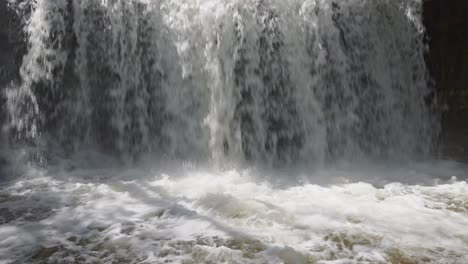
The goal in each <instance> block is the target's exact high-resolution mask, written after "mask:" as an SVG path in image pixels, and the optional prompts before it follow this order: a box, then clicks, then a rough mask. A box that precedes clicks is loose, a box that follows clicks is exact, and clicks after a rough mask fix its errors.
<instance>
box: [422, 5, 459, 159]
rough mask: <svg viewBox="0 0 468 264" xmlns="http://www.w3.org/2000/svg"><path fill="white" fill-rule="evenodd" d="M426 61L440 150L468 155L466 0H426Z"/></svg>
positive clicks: (453, 154)
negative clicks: (438, 109) (438, 115)
mask: <svg viewBox="0 0 468 264" xmlns="http://www.w3.org/2000/svg"><path fill="white" fill-rule="evenodd" d="M424 23H425V26H426V29H427V42H428V44H429V52H428V54H427V55H428V56H427V61H428V64H429V69H430V71H431V76H432V77H433V80H434V82H435V85H436V87H437V91H438V95H439V101H440V103H441V105H445V107H444V113H443V121H442V122H443V124H442V127H443V134H442V136H443V141H444V145H445V151H444V150H443V152H444V154H446V155H449V156H457V157H460V155H461V156H463V158H467V159H468V151H467V147H468V1H466V0H450V1H446V0H426V1H425V2H424Z"/></svg>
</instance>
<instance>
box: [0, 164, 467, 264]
mask: <svg viewBox="0 0 468 264" xmlns="http://www.w3.org/2000/svg"><path fill="white" fill-rule="evenodd" d="M29 173H30V174H32V175H35V176H34V177H31V178H29V179H28V178H26V179H23V180H21V181H17V182H15V183H14V184H12V185H10V186H8V187H5V188H2V189H1V191H0V207H1V209H0V224H1V225H0V237H2V240H1V241H0V259H1V260H2V263H460V264H461V263H466V262H467V261H468V254H467V253H468V250H467V249H468V229H467V228H466V226H467V225H468V195H467V194H468V184H467V182H465V181H457V180H456V179H455V178H453V179H451V180H449V181H446V182H440V183H439V184H436V185H432V186H421V185H406V184H402V183H390V184H385V185H382V186H381V187H375V185H371V184H368V183H363V182H356V183H341V184H331V185H323V186H320V185H315V184H309V183H305V184H303V185H296V186H292V187H283V188H281V187H275V186H273V185H271V184H269V183H268V182H266V181H263V180H259V179H258V178H257V176H254V174H253V172H251V171H248V170H245V171H236V170H232V171H226V172H219V173H216V172H213V171H211V172H210V171H204V170H195V171H194V170H187V171H184V170H179V172H174V174H173V175H165V174H155V172H153V173H147V174H142V173H143V172H142V171H138V170H129V171H123V170H116V171H115V172H112V173H115V174H114V175H113V176H112V177H111V178H110V179H109V174H112V173H110V172H109V171H101V172H100V171H86V172H85V173H84V174H85V175H87V177H92V178H93V179H94V180H86V179H83V178H80V177H78V176H77V175H73V176H72V175H67V176H64V175H65V174H63V173H62V174H59V175H61V176H59V175H47V174H43V175H42V176H40V175H39V176H38V174H41V171H37V170H34V171H30V172H29ZM42 173H44V172H42ZM80 173H81V174H83V172H77V174H80ZM117 174H118V175H117ZM332 174H333V173H332ZM136 175H138V177H135V176H136ZM334 175H335V176H337V177H346V175H347V173H346V172H342V173H341V174H339V173H336V172H334ZM283 177H287V175H283ZM119 178H120V179H119ZM96 179H99V180H96ZM130 179H132V180H130Z"/></svg>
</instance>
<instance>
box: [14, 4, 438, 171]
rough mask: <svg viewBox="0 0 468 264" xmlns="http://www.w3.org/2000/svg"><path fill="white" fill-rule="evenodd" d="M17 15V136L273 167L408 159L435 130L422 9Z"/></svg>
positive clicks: (112, 8)
mask: <svg viewBox="0 0 468 264" xmlns="http://www.w3.org/2000/svg"><path fill="white" fill-rule="evenodd" d="M11 1H13V0H11ZM15 4H16V7H17V8H20V7H23V8H25V7H24V4H25V3H24V2H20V3H18V2H14V1H13V2H11V5H12V6H13V7H15ZM27 7H28V8H31V14H30V15H29V17H28V18H26V26H25V30H26V32H27V35H28V51H27V54H26V55H25V57H24V60H23V65H22V67H21V77H22V80H21V84H19V85H18V86H16V87H12V88H10V89H8V90H7V110H8V113H9V117H10V118H9V120H10V122H9V124H8V126H9V127H10V129H11V130H13V131H14V132H13V134H14V135H16V136H19V137H21V138H27V139H28V140H37V139H38V138H42V140H44V139H45V140H46V141H53V142H54V145H61V146H62V147H65V148H67V149H71V150H76V148H80V147H83V146H85V147H90V146H94V147H96V148H97V149H98V150H101V151H104V152H107V153H113V154H117V155H123V157H125V158H138V157H141V155H146V154H148V153H150V154H156V155H162V156H168V157H174V158H183V159H196V158H197V159H199V157H206V159H214V160H218V161H226V160H238V161H253V162H256V163H259V162H260V163H266V164H270V165H272V164H285V163H286V164H294V163H297V162H300V161H305V162H307V163H310V162H313V163H317V164H321V163H323V161H330V160H331V161H334V160H337V159H345V160H347V159H354V158H356V157H361V158H384V159H392V158H395V157H399V158H401V157H404V158H411V157H417V156H420V155H424V154H428V153H430V150H431V146H432V145H433V144H432V141H433V138H434V135H437V132H438V129H437V125H436V121H437V118H435V117H434V116H436V115H435V114H434V113H431V111H430V106H429V105H428V104H427V103H426V102H425V99H426V97H427V96H428V95H429V93H430V90H429V89H428V76H427V71H426V66H425V63H424V58H423V52H424V49H425V47H424V44H423V42H422V35H423V29H422V26H421V25H420V22H419V21H420V18H419V15H420V8H421V7H420V3H419V1H416V0H404V1H403V0H401V1H363V0H347V1H341V2H337V1H304V0H302V1H298V0H295V1H286V2H284V3H283V1H227V2H226V1H191V2H187V3H185V2H179V1H97V0H86V1H81V0H80V1H78V0H77V1H67V0H61V1H45V0H42V1H36V2H34V3H31V4H30V5H28V6H27ZM57 141H58V142H59V144H56V143H57Z"/></svg>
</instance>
